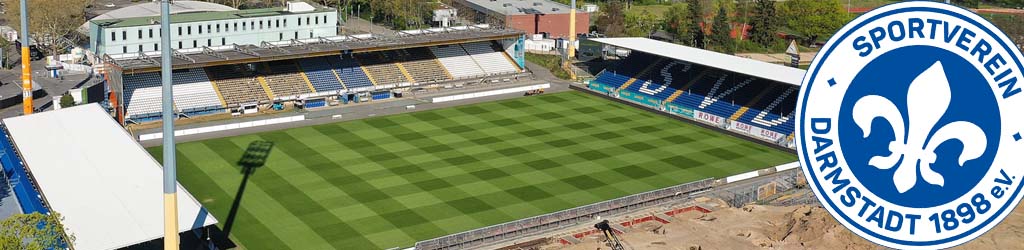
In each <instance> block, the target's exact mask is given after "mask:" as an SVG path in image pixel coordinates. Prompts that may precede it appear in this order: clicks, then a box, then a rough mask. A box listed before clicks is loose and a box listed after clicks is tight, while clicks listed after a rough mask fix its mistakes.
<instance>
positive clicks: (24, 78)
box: [20, 0, 57, 115]
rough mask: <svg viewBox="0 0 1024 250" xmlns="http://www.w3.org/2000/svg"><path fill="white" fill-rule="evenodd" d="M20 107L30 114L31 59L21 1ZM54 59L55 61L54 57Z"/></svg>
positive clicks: (24, 0)
mask: <svg viewBox="0 0 1024 250" xmlns="http://www.w3.org/2000/svg"><path fill="white" fill-rule="evenodd" d="M20 11H21V107H22V109H23V111H22V112H23V113H25V114H26V115H30V114H32V111H33V110H34V107H33V106H32V58H31V56H29V54H30V53H31V50H30V49H29V45H28V3H27V0H21V10H20ZM54 57H55V58H54V59H57V58H56V57H57V56H56V55H54Z"/></svg>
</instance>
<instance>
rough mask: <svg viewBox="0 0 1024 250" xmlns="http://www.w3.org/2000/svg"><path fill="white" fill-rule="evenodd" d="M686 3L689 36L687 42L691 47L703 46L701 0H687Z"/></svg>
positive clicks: (702, 7)
mask: <svg viewBox="0 0 1024 250" xmlns="http://www.w3.org/2000/svg"><path fill="white" fill-rule="evenodd" d="M687 3H688V4H687V8H688V10H687V11H688V13H689V14H690V18H689V19H690V32H689V33H690V38H689V40H688V41H687V43H688V44H689V45H690V46H693V47H697V48H704V36H705V34H704V6H703V5H702V4H701V0H689V1H687Z"/></svg>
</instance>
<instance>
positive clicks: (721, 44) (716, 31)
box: [711, 5, 735, 54]
mask: <svg viewBox="0 0 1024 250" xmlns="http://www.w3.org/2000/svg"><path fill="white" fill-rule="evenodd" d="M713 25H714V26H712V29H711V43H712V44H714V46H715V50H716V51H718V52H724V53H729V54H732V53H734V49H735V47H733V44H732V43H733V40H732V38H731V37H729V33H730V32H731V31H732V26H731V25H730V23H729V15H728V13H726V12H725V6H724V5H723V6H721V7H719V8H718V15H716V16H715V23H714V24H713Z"/></svg>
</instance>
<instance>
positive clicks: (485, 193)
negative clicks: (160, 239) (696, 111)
mask: <svg viewBox="0 0 1024 250" xmlns="http://www.w3.org/2000/svg"><path fill="white" fill-rule="evenodd" d="M254 141H269V142H272V143H274V145H273V147H272V150H270V151H269V157H268V158H267V159H266V163H265V165H264V166H262V167H259V168H256V170H255V171H253V172H252V175H251V177H250V178H248V181H247V184H246V187H245V189H244V193H243V196H242V199H241V202H240V206H239V207H238V210H237V216H236V218H234V222H233V223H232V225H231V231H230V235H231V237H232V239H234V240H235V241H236V242H238V243H239V244H240V245H242V246H244V247H245V248H247V249H332V248H333V249H384V248H390V247H406V246H412V245H413V243H415V242H416V241H418V240H425V239H430V238H434V237H438V236H443V235H447V234H451V233H457V232H461V231H466V230H470V229H475V228H479V227H484V226H489V225H493V224H498V223H502V222H507V221H512V220H516V219H521V218H525V217H529V216H534V215H540V214H544V213H549V212H554V211H558V210H562V209H567V208H571V207H576V206H581V205H585V204H590V203H595V202H599V201H604V200H608V199H613V198H617V197H621V196H626V195H629V194H634V193H640V192H644V191H649V190H654V189H658V188H662V187H668V186H672V185H676V184H681V183H685V182H690V181H694V180H699V179H703V178H707V177H723V176H728V175H732V174H737V173H742V172H746V171H750V170H752V169H759V168H765V167H770V166H775V165H778V164H782V163H787V162H792V161H795V160H796V156H795V155H792V154H789V153H786V152H782V151H777V150H774V149H771V148H768V147H764V146H761V145H758V144H755V143H752V142H748V141H745V140H742V139H738V138H734V137H730V136H726V135H723V134H720V133H717V132H714V131H711V130H707V129H704V128H700V127H697V126H693V125H690V124H687V123H683V122H679V121H676V120H673V119H670V118H666V117H663V116H661V115H657V114H652V113H649V112H647V111H643V110H639V109H636V108H633V107H629V106H626V105H622V104H619V103H615V102H611V101H607V100H603V99H601V98H599V97H593V96H590V95H588V94H585V93H580V92H575V91H573V92H565V93H559V94H547V95H542V96H537V97H525V98H519V99H513V100H505V101H497V102H488V103H482V104H476V105H468V106H460V107H455V108H447V109H439V110H433V111H423V112H416V113H409V114H401V115H394V116H386V117H375V118H369V119H364V120H357V121H349V122H341V123H334V124H325V125H318V126H311V127H303V128H295V129H288V130H281V131H273V132H265V133H257V134H250V135H243V136H237V137H230V138H221V139H212V140H206V141H198V142H188V143H181V144H179V145H178V152H179V153H178V158H177V159H178V178H179V180H180V182H181V183H182V184H183V185H184V186H185V188H187V189H188V191H189V192H191V193H192V194H193V195H194V196H195V197H196V199H198V200H199V201H200V202H202V203H203V205H205V206H206V207H207V208H208V209H209V210H210V211H211V213H212V214H213V215H215V216H216V217H217V219H218V220H220V222H221V224H220V227H221V228H225V227H226V226H227V225H225V223H226V221H227V219H228V214H229V213H230V212H229V211H230V210H231V207H232V203H233V201H234V199H235V198H236V193H237V192H238V189H239V186H240V185H241V184H242V181H243V174H242V172H243V171H241V168H240V167H239V166H238V165H239V164H238V162H239V161H240V159H241V158H242V155H243V154H244V151H246V149H247V148H249V145H250V143H251V142H254ZM149 151H150V152H151V153H152V154H153V155H154V157H156V159H161V153H160V152H161V150H160V148H159V147H157V148H150V149H149Z"/></svg>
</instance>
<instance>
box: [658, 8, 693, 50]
mask: <svg viewBox="0 0 1024 250" xmlns="http://www.w3.org/2000/svg"><path fill="white" fill-rule="evenodd" d="M688 14H689V12H688V10H687V9H686V5H685V4H681V3H677V4H673V5H672V7H670V8H669V9H668V11H667V12H665V23H664V24H663V25H662V26H664V27H665V31H668V32H669V33H672V36H674V37H675V39H676V40H683V41H686V40H688V39H690V19H689V18H688V16H689V15H688Z"/></svg>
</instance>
